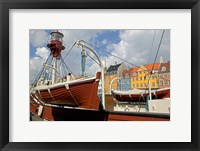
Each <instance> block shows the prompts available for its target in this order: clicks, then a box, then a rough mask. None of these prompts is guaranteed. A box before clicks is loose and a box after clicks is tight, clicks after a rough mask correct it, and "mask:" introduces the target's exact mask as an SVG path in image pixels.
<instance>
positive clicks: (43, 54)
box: [35, 47, 49, 59]
mask: <svg viewBox="0 0 200 151" xmlns="http://www.w3.org/2000/svg"><path fill="white" fill-rule="evenodd" d="M35 54H36V55H37V56H39V57H41V58H42V59H47V57H48V56H49V50H48V49H47V48H46V47H39V48H36V52H35Z"/></svg>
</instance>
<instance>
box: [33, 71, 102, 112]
mask: <svg viewBox="0 0 200 151" xmlns="http://www.w3.org/2000/svg"><path fill="white" fill-rule="evenodd" d="M100 75H101V73H100V72H98V73H97V75H96V78H93V79H89V80H85V81H84V80H80V82H79V81H75V82H71V83H70V82H69V83H68V84H67V83H63V84H60V85H56V86H55V87H53V86H51V87H49V88H48V89H44V88H41V89H39V88H38V89H35V90H34V91H33V92H32V93H34V94H33V95H32V96H35V99H37V100H40V101H41V102H42V103H45V104H54V105H63V106H71V107H80V108H87V109H96V110H98V109H99V104H100V99H99V97H98V94H97V91H98V84H99V79H100ZM66 84H67V86H66Z"/></svg>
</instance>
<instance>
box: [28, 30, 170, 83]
mask: <svg viewBox="0 0 200 151" xmlns="http://www.w3.org/2000/svg"><path fill="white" fill-rule="evenodd" d="M53 30H54V29H52V30H43V29H41V30H40V29H30V31H29V41H30V82H33V81H34V80H35V78H36V76H37V75H38V74H39V71H40V70H41V68H42V64H43V63H44V62H45V61H46V59H47V58H48V56H49V54H50V50H49V48H48V47H47V43H48V41H49V35H50V33H51V32H52V31H53ZM56 30H57V29H56ZM58 30H59V29H58ZM59 31H60V32H61V33H62V34H63V35H64V39H63V45H64V46H65V49H64V50H63V51H62V56H63V57H65V56H66V54H67V52H68V51H69V50H70V48H71V47H72V46H73V44H74V43H75V42H76V41H77V40H84V41H86V42H87V43H88V44H89V45H91V46H92V47H93V49H94V50H95V51H96V52H97V54H98V55H99V57H100V59H101V60H102V62H103V64H104V65H106V67H109V66H110V65H114V64H115V63H122V62H124V63H125V65H126V66H127V67H129V68H131V67H135V66H134V65H137V66H140V65H144V64H148V63H153V62H154V60H155V58H156V53H157V51H158V50H159V51H158V55H157V58H156V62H159V60H160V56H162V57H163V59H164V61H168V60H170V30H162V29H160V30H93V29H82V30H81V29H80V30H75V29H74V30H71V29H70V30H63V29H62V30H59ZM163 31H164V35H163V39H162V41H161V37H162V33H163ZM160 41H161V45H160V49H158V47H159V43H160ZM88 53H89V55H90V56H91V57H92V58H94V59H95V57H94V56H93V55H92V54H90V52H89V51H88ZM115 56H117V57H115ZM118 57H119V58H122V59H123V60H126V61H123V60H121V59H118ZM65 63H66V64H67V66H68V67H69V68H70V70H71V71H72V73H73V74H74V75H75V76H79V75H80V74H81V48H78V47H77V46H74V47H73V48H72V50H71V51H70V53H69V54H68V55H67V56H66V57H65ZM98 70H100V68H99V66H98V64H97V63H96V62H95V61H93V60H92V59H91V58H90V57H87V58H86V74H87V75H88V76H94V75H95V73H96V71H98Z"/></svg>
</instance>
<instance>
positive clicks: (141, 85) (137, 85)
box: [130, 63, 160, 89]
mask: <svg viewBox="0 0 200 151" xmlns="http://www.w3.org/2000/svg"><path fill="white" fill-rule="evenodd" d="M159 65H160V64H159V63H156V64H154V65H153V64H147V65H144V66H141V67H135V68H132V69H131V72H130V77H131V89H148V81H149V80H148V79H149V76H150V72H151V70H152V68H154V70H153V74H151V76H150V85H151V88H152V89H157V88H158V70H159Z"/></svg>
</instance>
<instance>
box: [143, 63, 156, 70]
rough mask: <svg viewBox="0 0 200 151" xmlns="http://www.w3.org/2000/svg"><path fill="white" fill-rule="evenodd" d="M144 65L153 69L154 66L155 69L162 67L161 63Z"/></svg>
mask: <svg viewBox="0 0 200 151" xmlns="http://www.w3.org/2000/svg"><path fill="white" fill-rule="evenodd" d="M144 67H145V68H147V70H152V68H153V69H154V70H158V69H159V67H160V63H155V64H153V63H152V64H146V65H144Z"/></svg>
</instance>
